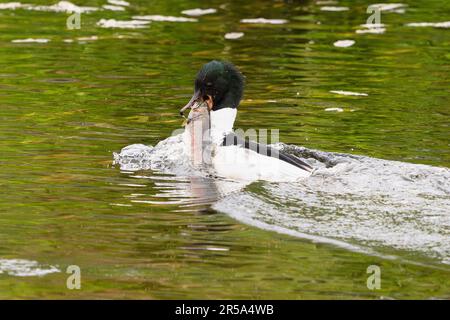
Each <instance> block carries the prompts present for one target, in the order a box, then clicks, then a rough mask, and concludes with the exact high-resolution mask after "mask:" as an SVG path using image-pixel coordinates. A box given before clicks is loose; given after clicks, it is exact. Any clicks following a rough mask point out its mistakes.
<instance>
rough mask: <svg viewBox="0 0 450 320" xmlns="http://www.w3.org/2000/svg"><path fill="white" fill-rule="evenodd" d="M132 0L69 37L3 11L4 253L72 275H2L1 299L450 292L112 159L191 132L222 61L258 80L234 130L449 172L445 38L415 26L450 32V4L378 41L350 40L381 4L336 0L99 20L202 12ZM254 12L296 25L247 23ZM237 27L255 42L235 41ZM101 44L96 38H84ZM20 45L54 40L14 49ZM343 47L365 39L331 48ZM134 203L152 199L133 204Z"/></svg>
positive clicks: (86, 17)
mask: <svg viewBox="0 0 450 320" xmlns="http://www.w3.org/2000/svg"><path fill="white" fill-rule="evenodd" d="M130 2H131V6H130V7H129V8H127V10H126V11H125V12H112V11H99V12H94V13H90V14H82V16H81V18H82V27H81V29H79V30H67V29H66V27H65V24H66V18H67V16H68V15H67V14H65V13H55V12H36V11H29V10H20V9H17V10H15V11H12V10H0V30H1V32H0V137H1V139H0V164H1V170H0V189H1V196H0V259H26V260H32V261H37V262H38V263H39V264H40V265H42V266H46V265H47V266H48V265H53V266H58V268H59V269H60V270H61V271H62V272H60V273H52V274H48V275H45V276H42V277H37V276H29V277H19V276H14V275H10V274H8V273H7V272H3V273H0V298H6V299H16V298H107V299H110V298H118V299H121V298H144V299H164V298H207V299H213V298H222V299H236V298H243V299H253V298H255V299H260V298H265V299H271V298H273V299H314V298H327V299H337V298H344V299H353V298H356V299H361V298H382V297H388V298H396V299H408V298H447V299H448V298H450V280H449V279H450V271H449V269H448V267H445V266H442V268H435V267H431V266H428V265H427V264H426V263H425V264H424V265H414V264H409V263H407V262H401V261H400V260H394V261H390V260H384V259H381V258H377V257H371V256H367V255H364V254H359V253H354V252H351V251H347V250H343V249H339V248H336V247H334V246H332V245H321V244H314V243H312V242H310V241H306V240H301V239H297V238H294V237H289V236H285V235H280V234H277V233H273V232H269V231H264V230H259V229H257V228H254V227H250V226H247V225H245V224H242V223H239V222H237V221H235V220H233V219H231V218H230V217H228V216H227V215H225V214H223V213H220V212H216V211H214V210H212V209H210V207H209V204H208V203H202V202H195V201H192V202H191V203H190V202H189V200H186V199H183V198H181V197H177V195H176V194H173V195H172V196H170V197H168V196H165V195H164V194H161V193H162V192H161V186H160V184H158V181H157V180H156V179H153V180H152V179H145V180H144V181H142V180H138V179H136V178H133V177H131V176H130V174H127V173H123V172H120V170H119V169H118V168H114V167H112V152H113V151H116V152H117V151H120V149H121V148H122V147H124V146H127V145H130V144H133V143H143V144H148V145H154V144H156V143H157V142H158V141H160V140H162V139H164V138H166V137H167V136H169V135H170V134H171V132H172V131H173V130H174V129H178V128H180V125H181V119H180V118H179V117H177V111H178V109H179V107H180V106H182V105H184V104H185V103H186V101H187V100H188V99H189V97H190V94H191V93H192V90H193V88H192V85H193V77H194V75H195V73H196V71H197V70H198V69H199V67H200V66H201V65H202V64H203V63H205V62H208V61H209V60H212V59H225V60H229V61H232V62H233V63H235V64H236V65H237V66H238V67H239V68H240V69H241V71H242V72H243V73H244V74H245V76H246V78H247V86H246V92H245V96H244V100H243V101H242V104H241V107H240V111H239V114H238V119H237V123H236V126H237V127H239V128H243V129H248V128H268V129H271V128H278V129H279V130H280V135H281V141H283V142H286V143H290V144H296V145H303V146H306V147H309V148H315V149H320V150H326V151H337V152H345V153H354V154H361V155H368V156H371V157H378V158H384V159H390V160H399V161H405V162H411V163H422V164H430V165H434V166H443V167H449V166H450V152H449V146H450V144H449V114H450V105H449V104H450V103H449V102H450V100H449V98H450V93H449V90H448V88H449V87H450V86H449V84H450V77H449V72H450V53H449V52H450V50H449V49H450V31H449V30H448V29H437V28H431V27H427V28H413V27H407V26H404V25H405V24H406V23H408V22H441V21H448V20H449V13H450V3H449V2H448V1H444V0H442V1H436V0H433V1H426V2H425V1H406V2H405V3H407V4H408V5H409V8H408V9H407V10H406V13H404V14H398V13H382V15H381V20H382V21H381V22H382V23H385V24H387V30H386V33H384V34H378V35H377V34H362V35H358V34H356V33H355V30H356V29H357V28H358V26H359V25H360V24H362V23H365V20H366V19H367V17H368V15H367V14H366V8H367V5H368V4H370V2H369V1H340V2H339V5H343V6H348V7H350V10H349V11H345V12H323V11H320V10H319V6H317V5H315V4H314V2H313V1H310V2H308V1H301V2H288V1H287V2H280V1H258V3H256V2H255V3H250V2H248V1H232V2H231V1H230V2H220V1H208V2H203V3H202V7H204V8H208V7H212V8H218V12H217V13H216V14H212V15H205V16H202V17H199V18H198V19H199V22H196V23H193V22H191V23H187V22H186V23H170V22H153V23H152V24H150V25H149V27H148V28H143V29H136V30H127V29H102V28H100V27H97V26H96V25H95V24H96V22H97V21H98V20H100V19H101V18H115V19H123V20H127V19H131V16H132V15H138V14H142V15H144V14H160V15H173V16H180V15H181V14H180V12H181V11H182V10H185V9H192V8H196V7H198V6H199V5H198V3H196V2H194V1H161V2H156V1H143V0H130ZM27 3H38V2H37V1H27ZM76 3H77V4H78V5H89V6H97V7H100V6H101V5H103V4H105V3H106V1H105V2H103V1H84V2H83V3H81V1H77V2H76ZM40 4H47V5H48V4H52V2H47V1H41V2H40ZM221 5H222V7H221V8H219V6H221ZM223 5H225V6H223ZM256 17H265V18H272V19H279V18H282V19H287V20H289V23H287V24H283V25H253V24H242V23H240V22H239V20H240V19H243V18H256ZM318 21H320V24H319V23H318ZM227 32H244V33H245V35H244V37H242V38H241V39H238V40H225V39H224V34H225V33H227ZM93 35H96V36H98V40H95V41H77V40H76V38H77V37H90V36H93ZM25 38H48V39H50V40H51V41H50V42H48V43H22V44H20V43H12V42H11V41H12V40H14V39H25ZM64 39H75V41H74V42H73V43H66V42H63V40H64ZM342 39H354V40H356V44H355V45H354V46H352V47H350V48H336V47H334V46H333V42H334V41H336V40H342ZM330 90H346V91H355V92H362V93H367V94H369V96H367V97H353V96H342V95H336V94H333V93H330V92H329V91H330ZM326 108H342V109H343V110H344V112H340V113H336V112H326V111H324V109H326ZM141 174H149V173H145V172H144V173H141ZM163 179H166V180H169V181H176V178H174V177H165V176H161V180H163ZM179 183H180V185H181V184H183V183H185V182H179ZM133 194H145V195H146V196H147V198H149V199H152V202H151V203H132V204H131V203H130V201H129V199H130V197H132V196H133ZM124 205H125V206H124ZM217 249H221V250H217ZM372 264H375V265H378V266H380V267H381V269H382V287H381V289H380V290H374V291H372V290H369V289H368V288H367V286H366V280H367V277H368V274H366V268H367V267H368V266H369V265H372ZM69 265H78V266H80V268H81V272H82V288H81V289H80V290H68V289H67V288H66V279H67V276H68V274H66V273H65V270H66V268H67V266H69Z"/></svg>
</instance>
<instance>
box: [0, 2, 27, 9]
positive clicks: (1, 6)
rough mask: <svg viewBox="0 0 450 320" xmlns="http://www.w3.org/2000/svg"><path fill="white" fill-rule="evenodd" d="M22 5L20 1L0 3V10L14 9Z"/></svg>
mask: <svg viewBox="0 0 450 320" xmlns="http://www.w3.org/2000/svg"><path fill="white" fill-rule="evenodd" d="M22 7H23V5H22V4H21V3H20V2H7V3H0V10H5V9H6V10H8V9H9V10H16V9H18V8H22Z"/></svg>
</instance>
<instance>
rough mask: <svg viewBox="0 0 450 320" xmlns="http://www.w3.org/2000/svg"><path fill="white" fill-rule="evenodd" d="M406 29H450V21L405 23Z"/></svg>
mask: <svg viewBox="0 0 450 320" xmlns="http://www.w3.org/2000/svg"><path fill="white" fill-rule="evenodd" d="M406 26H408V27H434V28H450V21H444V22H411V23H407V24H406Z"/></svg>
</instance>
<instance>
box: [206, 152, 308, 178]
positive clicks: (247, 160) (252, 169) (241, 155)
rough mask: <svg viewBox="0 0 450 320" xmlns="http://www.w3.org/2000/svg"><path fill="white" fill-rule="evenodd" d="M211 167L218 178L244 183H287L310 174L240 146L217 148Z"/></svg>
mask: <svg viewBox="0 0 450 320" xmlns="http://www.w3.org/2000/svg"><path fill="white" fill-rule="evenodd" d="M212 167H213V168H214V170H215V172H216V174H217V175H218V176H221V177H225V178H229V179H236V180H245V181H255V180H265V181H271V182H289V181H296V180H299V179H303V178H306V177H309V176H310V174H311V173H310V172H308V171H306V170H302V169H300V168H298V167H296V166H293V165H292V164H289V163H287V162H285V161H282V160H280V159H278V158H274V157H270V156H266V155H262V154H259V153H257V152H255V151H253V150H250V149H245V148H243V147H241V146H217V147H216V149H215V150H214V155H213V157H212Z"/></svg>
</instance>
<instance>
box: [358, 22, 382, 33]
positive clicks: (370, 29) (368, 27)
mask: <svg viewBox="0 0 450 320" xmlns="http://www.w3.org/2000/svg"><path fill="white" fill-rule="evenodd" d="M361 27H363V28H364V29H358V30H356V31H355V32H356V33H358V34H365V33H370V34H382V33H385V32H386V28H385V25H384V24H382V23H372V24H362V25H361Z"/></svg>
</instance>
